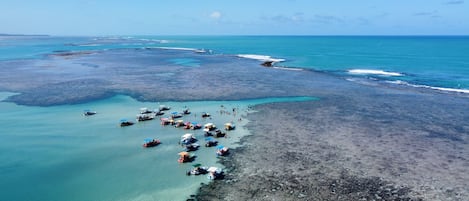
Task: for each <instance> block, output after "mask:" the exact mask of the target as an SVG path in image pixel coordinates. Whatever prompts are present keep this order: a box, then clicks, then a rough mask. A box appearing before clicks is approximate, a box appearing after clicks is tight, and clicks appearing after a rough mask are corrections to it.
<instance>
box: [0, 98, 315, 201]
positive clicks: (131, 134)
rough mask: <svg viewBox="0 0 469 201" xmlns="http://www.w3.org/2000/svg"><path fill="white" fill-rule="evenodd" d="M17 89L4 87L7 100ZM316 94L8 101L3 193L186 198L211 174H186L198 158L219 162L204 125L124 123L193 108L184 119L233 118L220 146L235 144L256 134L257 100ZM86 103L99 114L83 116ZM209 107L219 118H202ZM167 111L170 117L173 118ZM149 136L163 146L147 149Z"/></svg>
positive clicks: (0, 145)
mask: <svg viewBox="0 0 469 201" xmlns="http://www.w3.org/2000/svg"><path fill="white" fill-rule="evenodd" d="M10 95H13V94H12V93H0V99H5V98H6V97H8V96H10ZM312 100H316V98H313V97H290V98H266V99H252V100H244V101H199V102H161V103H154V102H139V101H136V100H134V99H132V98H130V97H128V96H115V97H112V98H109V99H105V100H100V101H95V102H90V103H86V104H78V105H61V106H51V107H30V106H19V105H16V104H13V103H8V102H0V110H1V111H2V113H1V114H0V120H1V122H3V126H2V127H1V128H0V153H1V154H0V160H1V161H2V163H0V177H1V178H2V179H1V180H0V188H1V189H2V191H0V197H1V198H2V200H10V201H14V200H49V201H54V200H80V201H81V200H185V199H187V198H189V196H190V195H191V194H194V193H195V192H196V190H197V189H198V187H199V185H200V183H207V182H209V180H208V179H207V177H206V176H203V175H202V176H186V174H185V173H186V172H187V171H188V170H190V169H191V168H192V165H193V164H195V163H200V164H202V165H203V166H218V167H221V165H220V164H218V163H217V157H216V154H215V149H216V148H214V147H211V148H207V147H204V146H203V145H204V136H203V131H202V130H185V129H182V128H175V127H174V126H162V125H160V121H159V120H156V119H155V120H151V121H145V122H139V123H136V124H135V125H133V126H130V127H120V126H119V121H120V119H122V118H127V119H129V120H131V121H134V122H135V117H136V115H137V114H138V113H139V109H140V108H141V107H147V108H149V109H156V108H158V106H159V105H160V104H164V105H167V106H170V107H171V108H172V109H171V110H169V111H166V114H170V113H171V112H173V111H178V112H181V111H182V110H183V109H184V108H185V107H187V108H189V109H190V111H191V112H192V113H191V114H189V115H186V116H184V117H183V118H181V119H183V120H184V121H191V122H198V123H200V124H202V125H203V124H205V123H209V122H210V123H214V124H215V125H217V126H218V128H220V129H222V130H223V125H224V123H227V122H233V123H234V124H235V125H236V129H235V130H233V131H227V137H226V138H216V139H217V140H218V141H219V144H221V145H224V146H227V147H230V148H233V147H236V146H239V145H237V144H236V143H237V142H239V139H240V138H241V137H243V136H245V135H248V134H249V132H248V131H247V130H245V129H243V126H244V125H245V124H246V123H247V120H246V119H244V116H245V115H246V114H247V112H253V111H250V110H249V106H251V105H255V104H262V103H271V102H284V101H312ZM85 109H91V110H95V111H97V112H98V114H96V115H94V116H83V115H82V112H83V110H85ZM203 112H208V113H210V114H211V115H212V116H211V118H202V117H201V114H202V113H203ZM166 116H167V115H164V116H163V117H166ZM185 133H193V134H194V135H195V136H196V137H197V139H198V140H199V141H198V142H197V143H198V144H200V145H202V146H201V147H200V149H199V150H198V151H196V152H193V153H194V154H195V155H196V156H197V157H196V159H195V161H194V162H192V163H184V164H180V163H178V162H177V159H178V153H179V152H180V151H182V150H183V148H182V147H181V146H180V145H179V144H178V141H179V139H180V136H181V135H183V134H185ZM145 138H157V139H159V140H161V142H162V144H160V145H158V146H156V147H153V148H143V147H142V144H143V140H144V139H145Z"/></svg>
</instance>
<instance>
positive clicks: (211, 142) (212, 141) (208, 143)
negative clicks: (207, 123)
mask: <svg viewBox="0 0 469 201" xmlns="http://www.w3.org/2000/svg"><path fill="white" fill-rule="evenodd" d="M217 144H218V141H216V140H215V139H213V138H211V137H208V138H205V146H206V147H213V146H217Z"/></svg>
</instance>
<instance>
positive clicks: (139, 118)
mask: <svg viewBox="0 0 469 201" xmlns="http://www.w3.org/2000/svg"><path fill="white" fill-rule="evenodd" d="M154 118H155V117H154V116H153V115H150V114H147V113H145V114H139V115H137V121H148V120H153V119H154Z"/></svg>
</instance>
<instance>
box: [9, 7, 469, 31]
mask: <svg viewBox="0 0 469 201" xmlns="http://www.w3.org/2000/svg"><path fill="white" fill-rule="evenodd" d="M0 33H8V34H48V35H67V36H68V35H74V36H86V35H93V36H99V35H469V0H327V1H325V0H324V1H319V0H167V1H161V0H152V1H151V0H133V1H130V0H0Z"/></svg>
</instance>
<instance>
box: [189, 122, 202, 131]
mask: <svg viewBox="0 0 469 201" xmlns="http://www.w3.org/2000/svg"><path fill="white" fill-rule="evenodd" d="M201 128H202V125H200V124H198V123H196V122H192V123H191V127H190V129H192V130H197V129H201Z"/></svg>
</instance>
